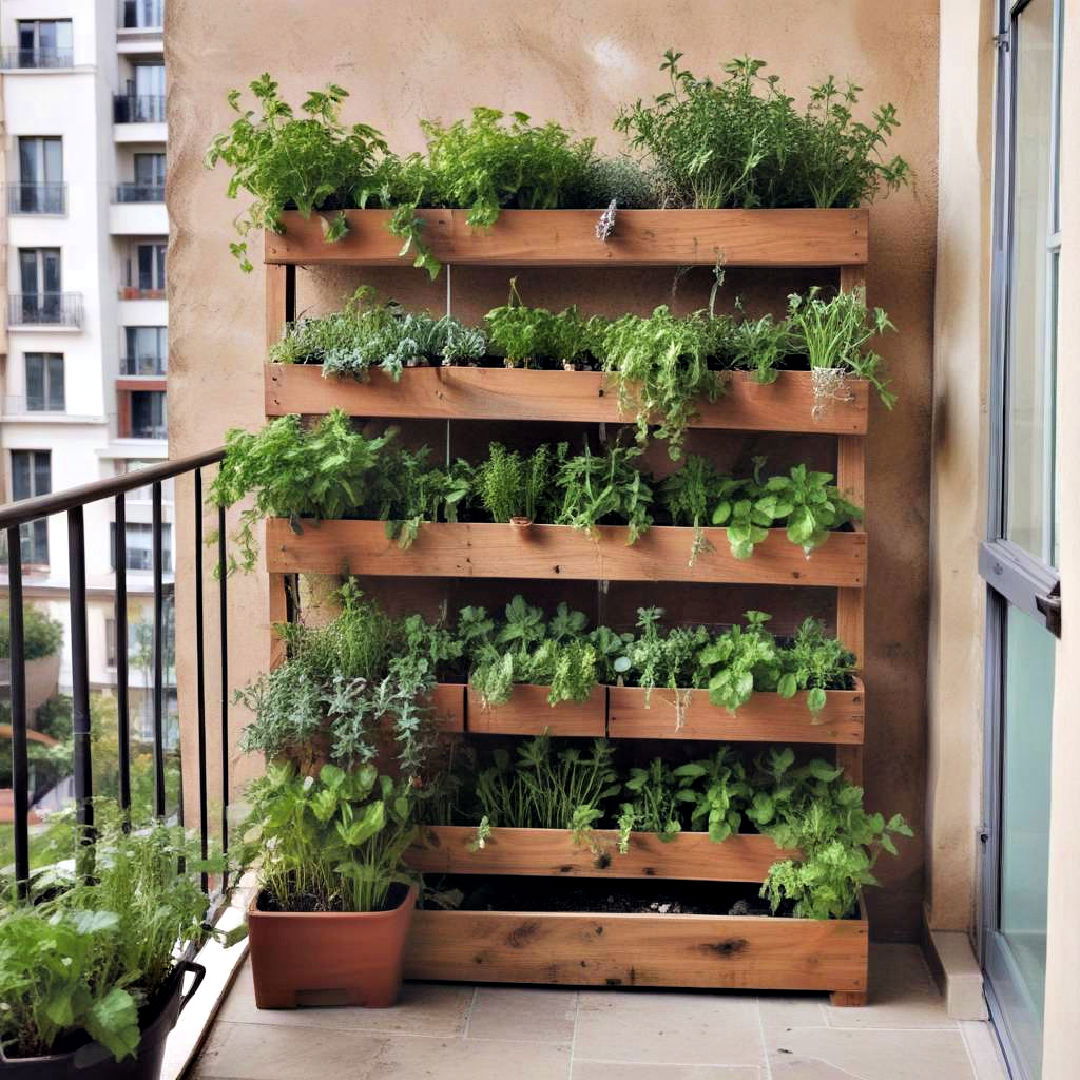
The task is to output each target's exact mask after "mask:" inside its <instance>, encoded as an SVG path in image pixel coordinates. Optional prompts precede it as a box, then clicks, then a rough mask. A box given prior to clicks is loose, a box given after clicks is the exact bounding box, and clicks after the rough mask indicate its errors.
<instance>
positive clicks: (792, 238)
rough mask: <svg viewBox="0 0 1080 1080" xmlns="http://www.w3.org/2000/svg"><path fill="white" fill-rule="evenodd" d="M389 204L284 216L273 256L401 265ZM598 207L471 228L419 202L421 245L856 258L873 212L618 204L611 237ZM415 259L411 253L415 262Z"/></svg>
mask: <svg viewBox="0 0 1080 1080" xmlns="http://www.w3.org/2000/svg"><path fill="white" fill-rule="evenodd" d="M390 214H391V212H390V211H388V210H350V211H348V212H347V213H346V217H347V218H348V221H349V231H348V232H347V233H346V234H345V236H344V237H343V238H342V239H341V240H339V241H337V242H336V243H333V244H328V243H326V241H325V240H324V239H323V228H324V224H325V222H324V220H323V218H322V217H321V215H319V214H313V215H312V216H311V217H310V218H308V219H305V218H304V217H303V216H302V215H301V214H299V213H297V212H295V211H293V212H289V213H286V214H284V215H283V217H282V224H283V226H284V231H283V232H282V233H281V234H277V233H269V232H268V233H266V234H264V235H265V259H266V262H268V263H294V264H304V265H315V264H319V263H338V264H352V265H358V266H360V265H363V266H401V265H403V264H406V265H407V263H405V260H403V259H402V257H401V255H400V254H399V252H400V249H401V240H400V238H398V237H395V236H391V235H390V233H389V231H388V229H387V227H386V226H387V222H388V221H389V218H390ZM599 215H600V211H599V210H504V211H503V212H502V213H501V214H500V215H499V220H498V222H497V223H496V224H495V226H494V227H493V228H491V229H471V228H469V226H468V224H467V223H466V217H467V211H464V210H421V211H419V215H418V216H419V217H421V218H422V219H423V220H424V223H425V226H424V243H425V244H426V245H427V247H428V248H429V250H430V251H431V252H432V254H434V255H435V256H436V257H437V258H438V259H440V260H441V261H442V262H445V263H450V264H457V265H466V266H468V265H502V266H620V265H621V266H690V265H697V266H712V265H713V264H714V263H716V262H717V261H718V260H720V261H722V262H723V263H724V265H726V266H853V265H861V264H863V263H865V262H866V260H867V250H868V239H867V238H868V233H869V214H868V212H867V210H866V209H858V210H620V211H619V213H618V216H617V219H616V224H615V232H614V234H613V235H612V236H611V238H610V239H608V240H607V241H603V240H599V239H597V237H596V223H597V219H598V218H599ZM409 261H411V257H410V260H409Z"/></svg>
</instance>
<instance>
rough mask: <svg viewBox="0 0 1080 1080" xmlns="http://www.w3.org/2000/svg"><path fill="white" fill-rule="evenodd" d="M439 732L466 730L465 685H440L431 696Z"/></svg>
mask: <svg viewBox="0 0 1080 1080" xmlns="http://www.w3.org/2000/svg"><path fill="white" fill-rule="evenodd" d="M430 704H431V707H432V708H433V709H434V710H435V717H436V720H437V723H438V728H439V731H444V732H455V731H464V730H465V684H464V683H439V684H438V685H436V687H435V691H434V693H433V694H432V695H431V702H430Z"/></svg>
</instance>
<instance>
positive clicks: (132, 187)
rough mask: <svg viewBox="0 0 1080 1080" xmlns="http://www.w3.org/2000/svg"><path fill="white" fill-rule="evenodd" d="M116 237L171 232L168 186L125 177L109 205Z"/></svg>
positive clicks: (110, 220) (112, 231) (111, 222)
mask: <svg viewBox="0 0 1080 1080" xmlns="http://www.w3.org/2000/svg"><path fill="white" fill-rule="evenodd" d="M109 231H110V232H111V233H112V235H113V236H147V235H155V234H164V233H167V232H168V231H169V216H168V213H167V212H166V210H165V185H164V184H147V183H141V182H140V181H138V180H125V181H122V182H121V183H119V184H117V186H116V190H115V191H114V192H113V202H112V206H110V207H109Z"/></svg>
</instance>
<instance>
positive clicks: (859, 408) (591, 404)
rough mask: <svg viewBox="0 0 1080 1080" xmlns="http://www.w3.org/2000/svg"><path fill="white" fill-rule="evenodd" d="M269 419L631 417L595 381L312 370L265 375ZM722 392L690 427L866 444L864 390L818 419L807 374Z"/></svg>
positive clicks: (474, 372) (463, 370)
mask: <svg viewBox="0 0 1080 1080" xmlns="http://www.w3.org/2000/svg"><path fill="white" fill-rule="evenodd" d="M265 378H266V415H267V416H285V415H287V414H289V413H303V414H305V415H322V414H325V413H328V412H329V411H330V410H331V409H344V410H345V411H346V412H347V413H348V414H349V415H350V416H358V417H386V418H389V419H396V420H407V419H436V420H522V421H533V420H559V421H573V422H580V423H607V424H619V423H628V422H632V421H633V419H634V417H633V415H632V414H630V415H628V414H626V413H624V412H622V411H621V410H620V408H619V399H618V393H617V391H616V390H615V389H614V388H613V387H612V386H611V385H610V381H609V380H608V379H607V377H606V376H605V375H603V374H602V373H601V372H598V371H526V370H522V369H519V368H478V367H426V368H409V369H407V370H406V371H404V372H402V375H401V379H400V381H398V382H394V380H393V379H391V378H390V377H389V376H388V375H387V374H386V373H385V372H382V371H373V372H371V376H370V380H369V381H367V382H360V381H358V380H356V379H351V378H340V379H338V378H332V379H324V378H323V375H322V366H321V365H314V364H310V365H309V364H267V365H266V376H265ZM726 387H727V389H726V392H725V393H724V395H723V396H722V397H720V398H718V399H717V400H716V401H714V402H710V401H702V402H700V403H699V405H698V416H697V418H696V419H695V420H694V422H693V424H692V425H691V426H692V427H697V428H725V429H728V430H732V431H794V432H812V433H821V434H827V435H828V434H836V435H865V434H866V417H867V397H868V394H867V383H866V381H865V380H864V379H851V380H849V381H848V382H847V383H846V384H845V389H846V390H847V391H849V392H850V396H851V400H850V401H830V402H828V403H827V404H826V405H825V407H824V408H823V409H822V410H821V415H820V416H815V415H814V392H813V388H812V386H811V382H810V372H808V371H784V372H781V373H780V374H779V375H778V376H777V379H776V382H774V383H768V384H764V385H763V384H761V383H757V382H755V381H754V380H753V379H752V378H751V376H750V374H749V372H745V371H736V372H731V373H729V377H728V378H727V380H726Z"/></svg>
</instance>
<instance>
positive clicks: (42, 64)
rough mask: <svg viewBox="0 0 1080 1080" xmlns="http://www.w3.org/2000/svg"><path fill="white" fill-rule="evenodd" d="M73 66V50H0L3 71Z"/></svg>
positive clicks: (0, 65) (14, 48) (15, 47)
mask: <svg viewBox="0 0 1080 1080" xmlns="http://www.w3.org/2000/svg"><path fill="white" fill-rule="evenodd" d="M74 65H75V50H74V49H60V48H48V47H45V48H32V49H20V48H18V47H17V46H13V47H11V48H6V49H0V67H3V69H4V70H5V71H19V70H22V69H24V68H69V67H74Z"/></svg>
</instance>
